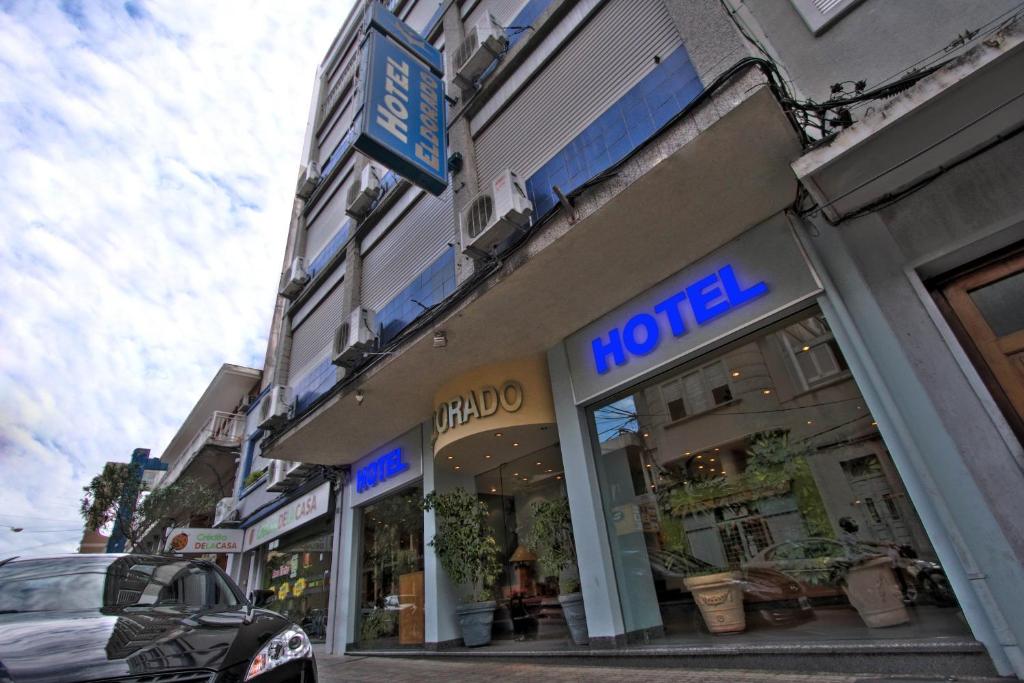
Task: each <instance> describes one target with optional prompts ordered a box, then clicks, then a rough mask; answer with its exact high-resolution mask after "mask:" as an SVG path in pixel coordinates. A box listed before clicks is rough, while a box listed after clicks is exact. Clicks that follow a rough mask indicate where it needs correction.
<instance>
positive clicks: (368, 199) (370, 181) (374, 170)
mask: <svg viewBox="0 0 1024 683" xmlns="http://www.w3.org/2000/svg"><path fill="white" fill-rule="evenodd" d="M383 177H384V169H382V168H381V167H380V166H378V165H377V164H367V165H366V166H365V167H364V168H363V170H362V172H360V174H359V177H358V178H356V180H355V182H353V183H352V186H351V187H350V188H349V189H348V203H347V204H346V206H345V213H347V214H348V215H349V216H352V218H355V219H356V220H357V221H361V220H362V219H364V218H366V216H367V214H369V213H370V210H371V209H372V208H373V205H374V203H375V202H376V201H377V200H378V199H380V195H381V187H380V180H381V178H383Z"/></svg>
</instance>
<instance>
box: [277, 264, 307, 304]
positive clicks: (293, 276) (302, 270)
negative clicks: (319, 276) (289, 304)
mask: <svg viewBox="0 0 1024 683" xmlns="http://www.w3.org/2000/svg"><path fill="white" fill-rule="evenodd" d="M307 282H309V273H307V272H306V259H304V258H302V257H301V256H296V257H295V258H294V259H293V260H292V264H291V265H290V266H288V270H286V271H284V272H283V273H281V286H280V287H279V288H278V290H277V291H278V293H279V294H280V295H281V296H283V297H284V298H286V299H294V298H295V297H297V296H298V295H299V292H301V291H302V288H303V287H305V286H306V283H307Z"/></svg>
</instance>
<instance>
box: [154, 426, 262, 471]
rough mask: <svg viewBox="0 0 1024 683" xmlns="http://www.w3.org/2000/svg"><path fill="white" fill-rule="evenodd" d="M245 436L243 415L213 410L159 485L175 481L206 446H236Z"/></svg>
mask: <svg viewBox="0 0 1024 683" xmlns="http://www.w3.org/2000/svg"><path fill="white" fill-rule="evenodd" d="M244 436H245V415H240V414H237V413H226V412H223V411H220V410H217V411H214V413H213V415H211V416H210V419H209V420H207V421H206V424H204V425H203V426H202V428H201V429H200V430H199V431H198V432H196V435H195V436H194V437H192V441H190V442H189V444H188V447H187V448H186V449H185V450H184V451H182V454H181V455H180V456H179V457H178V459H177V460H176V461H175V463H174V465H172V466H171V468H170V469H169V470H167V474H166V475H164V477H163V479H161V480H160V485H161V486H167V485H168V484H171V483H172V482H174V481H176V480H177V479H178V477H179V476H181V473H182V472H184V471H185V468H187V467H188V466H189V464H190V463H191V462H192V461H193V460H194V459H195V457H196V455H198V454H199V452H200V451H202V450H203V449H204V448H206V447H207V446H219V447H221V448H238V447H239V446H241V444H242V438H243V437H244Z"/></svg>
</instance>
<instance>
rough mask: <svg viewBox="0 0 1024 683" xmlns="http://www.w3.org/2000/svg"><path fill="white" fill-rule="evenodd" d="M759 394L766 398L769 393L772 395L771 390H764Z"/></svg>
mask: <svg viewBox="0 0 1024 683" xmlns="http://www.w3.org/2000/svg"><path fill="white" fill-rule="evenodd" d="M761 393H762V394H764V395H765V396H768V395H769V394H771V393H772V390H771V389H765V390H764V391H762V392H761Z"/></svg>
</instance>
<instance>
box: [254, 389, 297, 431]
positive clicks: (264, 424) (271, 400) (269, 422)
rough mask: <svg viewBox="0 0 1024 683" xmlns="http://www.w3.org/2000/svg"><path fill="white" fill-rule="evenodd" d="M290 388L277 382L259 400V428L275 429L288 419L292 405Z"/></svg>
mask: <svg viewBox="0 0 1024 683" xmlns="http://www.w3.org/2000/svg"><path fill="white" fill-rule="evenodd" d="M291 393H292V392H291V389H289V388H288V387H286V386H284V385H282V384H277V385H274V387H273V388H272V389H271V390H270V392H269V393H267V395H266V396H264V397H263V399H262V400H261V401H260V408H259V410H260V415H259V418H260V422H259V428H260V429H267V430H272V429H277V428H278V427H280V426H281V425H283V424H284V423H285V422H287V421H288V414H289V412H290V410H291V407H292V395H291Z"/></svg>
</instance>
